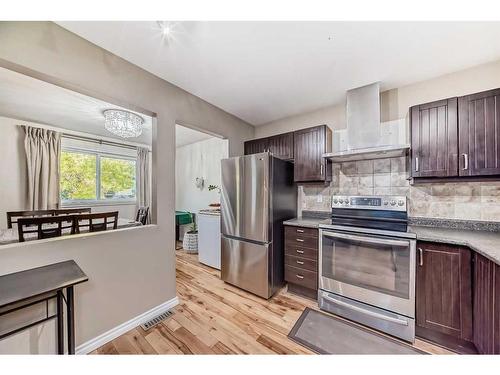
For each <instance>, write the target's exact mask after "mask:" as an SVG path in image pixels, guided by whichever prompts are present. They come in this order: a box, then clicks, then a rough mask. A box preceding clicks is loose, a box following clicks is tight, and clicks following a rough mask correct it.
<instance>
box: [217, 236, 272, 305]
mask: <svg viewBox="0 0 500 375" xmlns="http://www.w3.org/2000/svg"><path fill="white" fill-rule="evenodd" d="M221 243H222V271H221V277H222V280H224V281H225V282H227V283H229V284H233V285H235V286H237V287H239V288H242V289H244V290H247V291H249V292H251V293H254V294H256V295H258V296H260V297H264V298H269V297H270V296H271V294H272V292H271V285H270V281H271V280H270V272H269V271H270V270H269V246H270V245H269V244H265V245H260V244H255V243H252V242H246V241H240V240H237V239H233V238H227V237H224V236H222V240H221Z"/></svg>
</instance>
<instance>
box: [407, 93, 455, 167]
mask: <svg viewBox="0 0 500 375" xmlns="http://www.w3.org/2000/svg"><path fill="white" fill-rule="evenodd" d="M410 119H411V175H412V177H452V176H457V171H458V169H457V168H458V164H457V163H458V160H457V155H458V143H457V142H458V138H457V129H458V125H457V124H458V123H457V98H451V99H445V100H439V101H436V102H432V103H427V104H421V105H417V106H415V107H412V108H411V109H410Z"/></svg>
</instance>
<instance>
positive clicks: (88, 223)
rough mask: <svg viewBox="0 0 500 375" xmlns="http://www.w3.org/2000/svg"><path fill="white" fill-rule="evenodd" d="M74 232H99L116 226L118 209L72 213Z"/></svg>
mask: <svg viewBox="0 0 500 375" xmlns="http://www.w3.org/2000/svg"><path fill="white" fill-rule="evenodd" d="M73 217H74V222H73V225H74V230H73V232H74V233H82V232H101V231H105V230H111V229H116V228H117V227H118V211H113V212H99V213H94V214H81V215H74V216H73Z"/></svg>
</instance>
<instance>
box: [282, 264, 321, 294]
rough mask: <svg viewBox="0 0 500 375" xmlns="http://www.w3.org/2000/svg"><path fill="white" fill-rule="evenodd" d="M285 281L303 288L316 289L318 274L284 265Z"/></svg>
mask: <svg viewBox="0 0 500 375" xmlns="http://www.w3.org/2000/svg"><path fill="white" fill-rule="evenodd" d="M285 280H286V281H288V282H289V283H293V284H297V285H301V286H303V287H305V288H310V289H318V273H317V272H312V271H306V270H301V269H299V268H296V267H292V266H288V265H285Z"/></svg>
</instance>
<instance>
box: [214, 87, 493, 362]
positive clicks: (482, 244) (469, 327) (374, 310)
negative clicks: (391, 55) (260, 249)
mask: <svg viewBox="0 0 500 375" xmlns="http://www.w3.org/2000/svg"><path fill="white" fill-rule="evenodd" d="M384 94H387V93H382V94H381V93H380V85H379V83H375V84H371V85H368V86H364V87H361V88H357V89H353V90H350V91H348V92H347V95H346V115H345V117H346V119H347V128H346V129H342V130H336V131H333V132H332V130H331V129H330V128H329V127H328V126H327V125H319V126H314V127H309V128H305V129H299V130H295V131H293V132H286V133H283V134H277V135H272V136H269V137H264V138H258V139H255V140H251V141H247V142H245V154H246V155H252V154H255V157H256V158H258V159H259V160H262V159H263V158H267V157H269V158H270V159H271V161H267V160H266V163H269V168H270V169H273V168H275V169H276V170H277V172H276V173H275V174H272V173H270V174H269V181H270V182H269V185H270V187H269V190H271V191H272V190H273V188H275V187H274V186H272V187H271V182H272V181H273V179H274V178H275V176H276V175H279V174H281V173H283V172H282V171H283V170H284V169H283V167H280V166H279V164H276V162H277V160H275V158H276V159H278V158H279V159H283V160H288V161H293V176H294V180H293V182H294V183H296V184H297V185H298V198H297V200H298V201H297V202H294V201H293V198H291V199H289V202H288V205H286V206H285V207H278V208H276V207H273V209H272V210H269V215H270V216H271V219H268V220H269V221H270V222H271V223H272V220H273V219H272V218H275V219H274V220H277V221H279V220H280V218H281V217H282V216H283V215H284V216H287V215H288V216H291V214H290V212H289V211H288V212H287V211H286V209H288V210H292V211H295V210H297V212H298V215H297V217H295V218H292V219H289V220H285V221H283V224H284V228H283V231H279V230H277V229H276V224H275V223H274V224H273V225H274V226H275V228H273V229H272V230H271V231H270V233H271V232H272V234H273V237H271V238H267V237H263V238H262V239H261V240H262V241H268V242H269V244H273V247H274V248H272V247H271V245H269V246H270V247H269V250H268V251H269V253H270V254H272V255H267V256H260V257H259V256H257V255H253V256H250V255H249V250H248V249H245V246H246V245H244V242H242V244H241V245H240V246H238V245H235V244H234V242H235V238H236V239H238V238H239V239H242V241H255V240H256V238H255V237H254V235H255V232H254V231H255V230H256V229H258V228H259V227H264V228H265V227H266V226H265V225H264V226H263V225H262V223H260V222H259V221H256V220H253V221H252V223H251V225H249V223H246V222H245V217H241V218H240V220H238V218H236V219H235V218H234V213H235V211H234V210H233V207H240V208H241V207H242V206H243V208H242V212H247V214H248V217H253V218H255V217H259V216H258V215H256V213H255V212H253V211H254V210H255V207H260V206H263V205H259V204H258V203H257V204H256V203H255V202H254V201H252V202H249V201H248V200H245V199H244V200H242V201H241V202H238V201H235V200H234V197H233V196H232V193H233V192H234V191H237V193H236V194H235V195H237V196H245V193H246V194H250V195H251V196H252V197H253V196H255V195H256V196H257V197H258V196H259V194H260V193H259V190H257V194H255V190H254V189H253V185H251V186H249V184H248V182H247V183H246V184H245V182H244V181H241V184H239V185H238V184H234V183H233V181H232V180H231V179H228V181H226V180H225V179H224V173H225V172H224V171H225V170H227V174H228V175H230V176H235V175H238V173H237V172H236V170H235V169H234V166H227V167H226V168H225V166H224V162H225V161H223V167H222V171H223V172H222V173H223V191H226V192H227V194H224V195H223V200H222V209H223V212H225V211H228V213H227V215H226V216H225V215H224V214H223V216H222V223H223V224H222V225H223V232H222V236H223V238H225V240H223V242H222V259H223V263H222V278H223V279H224V281H226V282H229V283H231V284H234V285H236V286H240V287H242V288H243V289H245V290H249V291H250V292H252V293H255V294H258V295H260V296H262V297H265V298H269V297H270V296H271V295H272V294H274V289H276V286H275V285H274V284H269V285H268V286H269V290H268V291H267V294H266V293H264V294H262V293H260V294H259V292H258V291H256V289H255V287H256V285H257V284H258V280H259V276H258V275H257V274H256V269H258V268H259V267H257V266H256V263H259V262H262V264H267V263H268V262H269V265H271V264H272V266H273V268H272V270H273V271H272V272H274V273H272V272H271V271H269V275H267V274H265V275H263V276H262V278H263V279H265V278H266V276H268V278H269V280H276V278H279V277H280V276H281V277H282V275H280V274H279V272H276V271H275V270H274V269H275V268H276V267H277V264H276V261H274V263H273V262H271V261H267V257H269V258H271V257H273V256H277V255H276V253H277V252H278V253H279V255H278V256H277V257H278V259H279V261H280V262H283V263H284V278H283V279H284V282H286V283H287V290H288V292H291V293H295V294H299V295H302V296H306V297H308V298H311V299H314V300H317V301H318V306H319V308H320V309H321V310H324V311H327V312H330V313H333V314H335V315H337V316H341V317H344V318H346V319H349V320H353V321H355V322H358V323H361V324H363V325H366V326H368V327H371V328H374V329H376V330H379V331H382V332H384V333H387V334H389V335H391V336H394V337H397V338H400V339H402V340H404V341H407V342H410V343H412V342H414V341H415V337H418V338H419V339H423V340H425V341H428V342H431V343H433V344H436V345H439V346H442V347H445V348H447V349H449V350H451V351H454V352H457V353H462V354H475V353H482V354H495V353H496V354H498V353H499V350H500V333H499V331H498V326H499V318H500V314H499V311H498V306H497V305H496V304H495V301H496V300H498V298H499V297H498V296H499V294H498V293H499V291H500V285H499V277H498V275H499V273H500V257H499V255H500V253H499V250H498V249H499V248H500V235H499V234H498V232H499V229H500V224H499V223H498V217H499V216H498V214H497V211H496V210H497V207H498V202H499V199H500V198H499V195H498V192H499V190H498V189H499V188H498V182H496V178H497V177H498V173H499V172H500V169H499V165H500V159H499V158H498V152H497V147H498V145H499V144H500V140H499V139H498V135H497V134H498V125H497V122H496V121H498V120H496V121H495V119H498V118H499V116H500V112H499V111H498V110H497V109H496V106H495V103H496V101H497V100H498V95H499V94H500V90H498V89H494V90H488V91H485V92H481V93H470V94H468V95H464V96H460V97H458V98H457V97H453V98H443V99H440V100H437V101H433V102H431V103H425V104H419V105H415V106H412V107H411V108H409V111H408V116H407V118H406V119H401V120H399V121H398V120H396V121H388V122H385V123H384V122H382V123H381V122H380V119H381V113H380V109H381V103H380V98H381V97H382V98H384V96H385V97H387V95H384ZM264 128H265V126H264ZM257 129H259V128H257ZM488 135H489V137H488ZM332 143H333V147H332ZM267 155H269V156H267ZM271 155H272V156H271ZM249 158H251V156H247V157H245V158H241V159H236V160H238V162H239V166H240V168H241V170H242V171H243V172H240V173H241V176H245V178H246V179H247V181H248V179H249V177H248V174H250V169H251V168H252V167H253V166H252V165H251V163H250V162H249V161H248V160H246V159H249ZM230 160H231V162H234V163H237V162H236V161H234V160H235V159H230ZM255 162H256V159H254V160H253V163H255ZM273 163H275V164H273ZM280 163H281V162H280ZM247 164H248V165H247ZM280 168H281V169H280ZM254 178H255V179H256V181H257V184H256V186H260V185H262V186H264V189H265V188H266V187H267V182H265V181H266V180H264V183H262V181H261V179H260V178H261V177H260V176H259V172H258V171H255V177H254ZM233 186H244V187H245V189H249V190H246V191H243V190H242V191H241V192H240V191H238V189H236V190H235V188H234V187H233ZM290 186H293V183H292V182H290ZM242 189H243V188H242ZM282 191H283V190H276V193H274V192H273V193H271V194H270V195H269V199H270V201H271V202H273V203H270V205H271V206H274V197H273V195H272V194H276V195H279V196H280V197H282V196H283V193H282ZM263 197H265V198H264V199H268V197H267V196H266V195H263ZM224 198H225V199H224ZM283 199H284V198H282V199H281V201H283ZM442 201H444V202H446V203H441V202H442ZM434 202H436V203H434ZM247 205H248V207H249V211H245V209H246V208H247ZM295 205H297V206H295ZM450 206H451V208H453V209H454V210H451V209H450ZM477 206H479V207H477ZM225 207H226V208H225ZM261 211H263V210H262V209H261V210H259V211H258V213H261ZM264 211H265V209H264ZM280 215H281V217H280ZM266 216H267V215H266V214H264V217H266ZM235 222H240V224H239V226H238V225H235ZM231 228H235V230H231ZM238 230H240V231H242V232H243V233H241V232H240V233H238V232H237V231H238ZM266 230H267V229H266ZM266 230H264V233H266ZM245 231H248V232H245ZM280 236H283V238H284V239H283V243H284V244H281V243H280V242H279V237H280ZM276 239H278V241H277V240H276ZM253 246H255V245H253ZM253 252H254V253H255V252H256V250H255V249H254V250H253ZM259 259H263V260H262V261H259ZM245 263H248V266H246V265H245ZM234 264H237V265H238V268H237V270H238V273H237V274H236V275H234V274H233V273H234V266H233V265H234ZM263 269H264V268H263ZM247 270H248V271H247ZM245 272H247V273H248V274H245ZM311 324H312V323H311ZM316 340H319V339H317V338H316ZM313 341H314V340H313ZM326 345H327V347H328V344H326ZM308 346H309V347H311V346H312V347H313V348H314V347H316V348H317V345H315V344H314V343H309V345H308ZM332 346H334V345H333V344H332ZM325 350H326V351H325ZM319 352H326V353H332V352H329V351H328V350H327V349H325V348H323V350H319Z"/></svg>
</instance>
